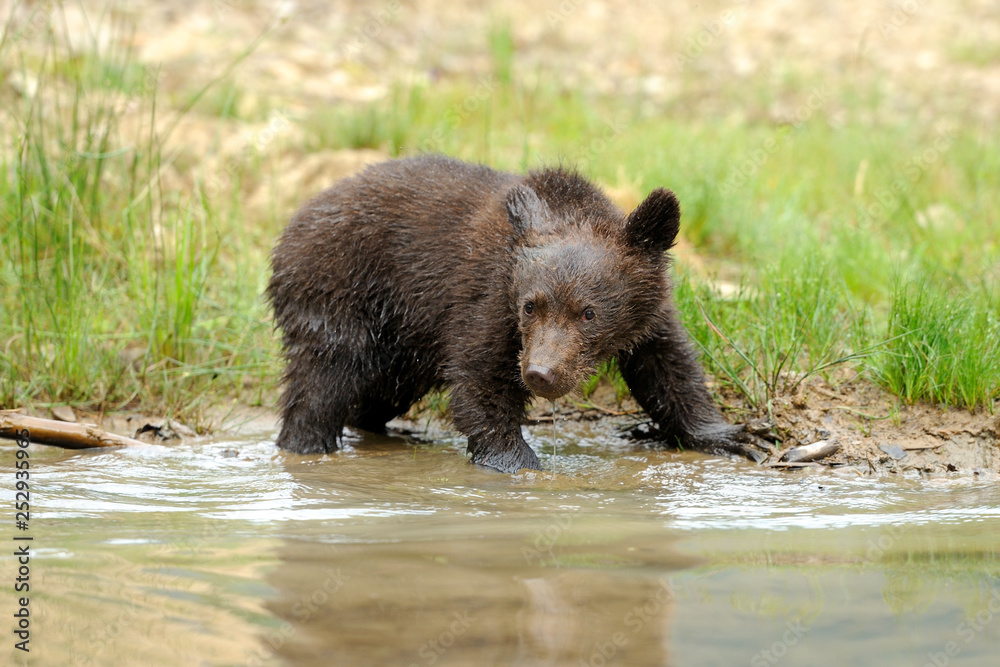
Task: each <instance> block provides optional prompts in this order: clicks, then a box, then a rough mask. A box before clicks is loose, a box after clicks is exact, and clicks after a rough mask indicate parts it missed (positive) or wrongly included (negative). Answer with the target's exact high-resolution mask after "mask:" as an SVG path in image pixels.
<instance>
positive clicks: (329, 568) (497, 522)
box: [0, 421, 1000, 667]
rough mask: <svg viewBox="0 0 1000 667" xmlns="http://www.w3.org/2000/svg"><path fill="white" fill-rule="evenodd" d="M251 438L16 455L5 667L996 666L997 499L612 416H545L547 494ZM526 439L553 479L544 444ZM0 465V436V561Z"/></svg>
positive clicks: (396, 453) (6, 453) (432, 447)
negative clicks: (28, 552) (19, 498)
mask: <svg viewBox="0 0 1000 667" xmlns="http://www.w3.org/2000/svg"><path fill="white" fill-rule="evenodd" d="M273 435H274V434H273V433H270V432H267V433H259V434H256V435H251V436H244V437H242V438H240V439H236V438H232V437H230V438H225V437H221V438H215V439H213V440H203V441H199V442H194V443H185V444H181V445H173V446H152V445H151V446H149V447H146V448H141V449H127V450H115V451H108V450H103V451H87V452H67V451H62V450H58V449H52V448H46V447H40V446H32V447H31V450H30V452H31V463H32V468H31V471H32V477H31V484H32V495H31V502H32V514H31V521H30V531H29V532H30V535H31V536H32V537H33V538H34V539H33V541H32V542H31V546H32V559H31V590H30V609H31V629H30V630H31V635H30V648H31V653H30V654H28V655H26V654H24V653H22V652H20V651H17V650H15V649H13V644H14V642H15V641H16V639H14V638H13V635H11V634H9V631H5V632H4V636H6V637H7V639H6V642H7V643H6V645H5V646H3V647H2V649H0V656H10V657H11V662H10V663H8V664H16V665H20V664H32V665H133V664H134V665H185V666H187V665H261V664H263V665H285V664H291V665H428V666H429V665H485V664H502V665H574V666H576V665H593V666H595V667H599V666H601V665H610V664H621V665H740V664H743V665H746V664H749V665H753V666H756V665H775V664H787V665H868V664H870V665H917V666H922V665H934V666H935V667H941V666H942V665H996V664H1000V562H998V561H997V558H996V557H997V552H998V550H1000V539H998V538H1000V488H998V487H997V486H996V485H995V484H992V483H988V482H977V481H976V480H975V479H974V478H969V477H955V478H933V479H931V478H917V477H913V478H896V477H883V478H872V477H860V476H858V475H857V474H856V473H854V472H851V471H844V472H841V473H834V472H831V471H822V472H812V471H809V472H799V473H788V472H778V471H773V470H765V469H762V468H759V467H757V466H754V465H751V464H749V463H746V462H742V461H730V460H722V459H714V458H708V457H704V456H700V455H694V454H676V453H664V452H658V451H654V450H651V449H647V448H645V447H643V446H640V445H636V444H633V443H629V442H627V441H624V440H622V439H620V438H618V437H617V432H616V430H615V427H614V426H613V425H611V424H610V423H596V424H586V423H583V424H575V423H567V422H565V421H561V422H560V432H559V434H558V454H557V457H558V461H557V466H556V469H557V470H558V473H557V474H555V475H552V474H549V473H533V474H522V475H515V476H510V475H500V474H494V473H491V472H488V471H484V470H480V469H476V468H474V467H471V466H470V465H468V464H467V463H466V458H465V456H464V453H463V450H464V441H463V440H462V439H461V438H457V437H452V436H444V437H443V438H439V439H438V440H437V442H435V443H433V444H430V443H425V442H421V441H420V440H418V439H416V438H414V437H387V436H381V437H379V436H372V435H365V436H363V437H362V436H352V437H351V438H350V442H351V443H352V447H350V448H348V449H347V450H345V451H343V452H340V453H337V454H335V455H333V456H329V457H300V456H289V455H285V454H282V453H279V452H278V451H277V450H276V449H275V448H274V445H273ZM532 435H533V445H534V446H535V449H536V451H537V452H538V453H539V455H540V458H541V460H542V463H543V465H544V466H547V467H548V468H549V469H551V467H552V465H553V460H552V451H553V444H554V442H553V429H552V426H539V427H536V428H534V429H533V430H532ZM14 451H15V447H14V446H13V443H6V442H4V443H3V444H2V445H0V480H2V481H0V489H2V497H3V499H4V503H3V506H4V507H6V508H8V511H7V513H8V514H9V520H8V521H6V522H5V523H6V524H7V526H8V528H5V529H4V535H5V536H6V537H5V539H6V540H7V541H8V544H16V543H15V542H11V541H10V539H11V537H13V536H15V535H14V534H15V532H17V531H15V529H14V528H13V513H14V510H13V503H14V490H13V481H14V474H13V462H14ZM18 534H22V533H18ZM4 551H5V553H6V554H7V555H6V556H4V557H3V568H2V572H4V573H5V574H4V575H2V576H3V578H4V579H6V580H8V581H0V585H2V586H3V590H5V591H6V592H5V593H4V595H3V596H2V600H3V602H4V605H3V607H4V609H3V614H4V616H5V617H6V618H8V619H10V618H11V617H10V616H9V614H11V613H13V611H15V610H16V607H15V604H16V603H15V600H14V596H13V595H12V593H11V586H12V584H13V580H14V577H15V571H16V563H15V562H14V558H13V557H12V556H11V555H9V554H10V552H11V550H10V549H7V550H4ZM26 657H27V658H29V660H27V661H26V659H25V658H26ZM3 660H4V662H7V658H6V657H4V658H3Z"/></svg>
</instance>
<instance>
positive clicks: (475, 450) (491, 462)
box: [469, 441, 542, 472]
mask: <svg viewBox="0 0 1000 667" xmlns="http://www.w3.org/2000/svg"><path fill="white" fill-rule="evenodd" d="M469 451H471V452H472V462H473V463H475V464H476V465H481V466H486V467H487V468H493V469H494V470H499V471H500V472H517V471H518V470H521V469H523V468H527V469H528V470H541V469H542V467H541V465H540V464H539V463H538V456H536V455H535V452H534V451H533V450H532V449H531V447H529V446H528V445H527V443H524V442H520V443H516V446H514V447H510V446H508V447H502V446H499V447H473V445H472V443H471V441H470V444H469Z"/></svg>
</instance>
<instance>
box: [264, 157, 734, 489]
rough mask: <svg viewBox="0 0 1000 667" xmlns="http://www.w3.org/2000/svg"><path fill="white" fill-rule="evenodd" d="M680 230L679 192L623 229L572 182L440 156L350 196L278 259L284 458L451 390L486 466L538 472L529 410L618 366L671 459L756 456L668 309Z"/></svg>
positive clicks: (275, 301) (380, 172) (380, 168)
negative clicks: (726, 415) (672, 255)
mask: <svg viewBox="0 0 1000 667" xmlns="http://www.w3.org/2000/svg"><path fill="white" fill-rule="evenodd" d="M679 222H680V209H679V206H678V203H677V199H676V198H675V197H674V195H673V193H671V192H670V191H669V190H663V189H658V190H655V191H653V192H652V193H651V194H650V195H649V197H648V198H647V199H646V200H645V201H644V202H643V203H642V204H640V205H639V207H638V208H636V209H635V211H633V212H632V213H631V214H630V215H628V216H626V215H624V214H623V213H622V212H621V211H620V210H619V209H617V208H616V207H615V206H614V205H613V204H612V203H611V202H610V201H609V200H608V199H607V198H606V197H605V196H604V195H603V194H602V193H601V192H600V191H599V190H598V189H597V188H595V187H594V186H593V185H591V184H590V183H589V182H587V181H586V180H585V179H583V178H582V177H580V176H579V175H577V174H574V173H570V172H567V171H564V170H561V169H546V170H542V171H537V172H532V173H530V174H528V175H527V176H523V177H522V176H517V175H513V174H508V173H503V172H497V171H493V170H491V169H488V168H486V167H483V166H478V165H470V164H465V163H462V162H458V161H456V160H451V159H448V158H443V157H433V156H428V157H418V158H411V159H405V160H396V161H392V162H386V163H383V164H379V165H376V166H373V167H370V168H368V169H367V170H366V171H365V172H364V173H362V174H361V175H359V176H356V177H354V178H349V179H345V180H343V181H340V182H339V183H337V184H336V185H334V186H333V187H332V188H330V189H328V190H326V191H325V192H323V193H321V194H320V195H319V196H318V197H316V198H315V199H313V200H312V201H311V202H309V203H307V204H306V205H305V206H304V207H303V208H302V209H301V210H300V211H299V212H298V213H296V214H295V216H294V217H293V219H292V221H291V223H290V224H289V225H288V227H287V229H286V230H285V231H284V233H283V234H282V236H281V239H280V241H279V243H278V245H277V247H276V248H275V249H274V252H273V253H272V256H271V261H272V266H273V269H274V272H273V275H272V277H271V281H270V284H269V285H268V289H267V296H268V298H269V300H270V302H271V305H272V306H273V308H274V313H275V320H276V324H277V326H278V327H279V328H280V329H281V330H282V332H283V335H284V337H283V343H284V354H285V357H286V359H287V362H288V366H287V369H286V371H285V376H284V393H283V395H282V397H281V411H282V417H283V423H282V429H281V434H280V435H279V437H278V446H279V447H282V448H284V449H287V450H289V451H293V452H302V453H310V452H329V451H332V450H335V449H336V448H337V447H338V441H339V439H340V437H341V433H342V430H343V428H344V426H345V425H348V426H352V427H356V428H361V429H365V430H369V431H381V430H383V429H384V427H385V423H386V422H387V421H389V420H390V419H392V418H393V417H396V416H398V415H401V414H403V413H405V412H406V411H407V410H408V409H409V407H410V406H411V405H412V404H413V403H414V402H415V401H417V400H418V399H419V398H420V397H421V396H423V395H424V394H425V393H427V392H428V391H429V390H430V389H431V388H433V387H437V386H447V387H449V388H450V389H451V404H450V405H451V413H452V418H453V421H454V424H455V426H456V427H457V428H458V429H459V430H460V431H462V432H463V433H464V434H465V435H467V436H468V438H469V452H470V453H471V454H472V461H473V462H474V463H478V464H481V465H484V466H489V467H491V468H495V469H497V470H501V471H504V472H514V471H517V470H519V469H521V468H534V469H537V468H538V467H539V466H538V458H537V457H536V456H535V453H534V452H533V451H532V450H531V448H530V447H529V446H528V445H527V444H526V443H525V441H524V438H523V437H522V435H521V424H522V422H523V421H524V419H525V405H526V403H527V401H528V399H529V398H530V395H531V393H532V392H533V393H534V394H536V395H538V396H541V397H544V398H549V399H552V398H558V397H559V396H562V395H564V394H565V393H567V392H569V391H571V390H572V389H574V388H575V387H576V386H577V385H578V384H579V383H580V381H581V380H583V379H584V378H585V377H587V375H588V374H590V373H591V372H593V370H594V368H595V367H596V365H597V364H598V363H599V362H601V361H603V360H605V359H608V358H610V357H617V359H618V361H619V365H620V368H621V371H622V375H623V377H624V378H625V380H626V382H627V383H628V386H629V388H630V390H631V392H632V395H633V396H634V397H635V399H636V400H637V401H638V402H639V404H640V405H641V406H642V407H643V409H645V410H646V412H647V413H648V414H649V416H650V417H651V418H652V419H653V420H654V421H655V422H656V424H657V426H658V427H659V430H660V432H661V433H662V434H663V435H664V437H665V439H666V440H667V441H668V443H669V444H680V445H681V446H683V447H685V448H688V449H696V450H702V451H710V452H739V453H743V454H746V453H747V448H746V447H744V445H743V444H742V443H745V442H746V441H747V439H748V437H749V436H748V435H747V433H746V431H745V429H743V428H741V427H736V426H731V425H729V424H727V423H726V422H725V421H724V420H723V418H722V416H721V415H720V414H719V412H718V410H717V409H716V407H715V405H714V403H713V401H712V399H711V397H710V396H709V394H708V392H707V390H706V389H705V385H704V376H703V374H702V371H701V368H700V367H699V365H698V363H697V360H696V357H695V355H694V353H693V351H692V349H691V346H690V344H689V343H688V341H687V337H686V335H685V332H684V330H683V328H682V326H681V324H680V323H679V321H678V319H677V315H676V313H675V312H674V308H673V305H672V303H671V288H670V283H669V281H668V278H667V268H668V262H669V256H668V255H667V254H666V251H667V250H668V249H669V248H670V247H671V246H672V245H673V242H674V238H675V237H676V235H677V231H678V226H679Z"/></svg>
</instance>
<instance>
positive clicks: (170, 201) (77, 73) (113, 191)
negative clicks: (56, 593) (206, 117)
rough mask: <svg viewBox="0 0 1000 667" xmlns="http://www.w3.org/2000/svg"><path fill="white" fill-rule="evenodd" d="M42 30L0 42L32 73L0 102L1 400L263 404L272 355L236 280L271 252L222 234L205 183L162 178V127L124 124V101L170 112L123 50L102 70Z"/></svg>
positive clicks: (257, 308)
mask: <svg viewBox="0 0 1000 667" xmlns="http://www.w3.org/2000/svg"><path fill="white" fill-rule="evenodd" d="M38 39H43V40H44V39H48V40H49V41H47V42H45V45H44V50H41V51H36V52H23V51H22V52H18V51H17V50H16V49H17V48H18V47H19V46H20V43H7V44H6V45H5V50H4V52H3V56H4V58H3V63H4V66H5V67H12V66H13V67H18V66H19V67H20V68H21V71H22V73H24V74H25V75H27V73H28V72H30V71H38V70H33V68H35V67H38V68H40V70H41V76H39V77H38V86H37V88H36V90H35V91H34V93H33V94H29V95H26V96H23V97H20V98H19V99H14V100H10V104H9V105H7V117H6V118H5V127H6V129H9V130H13V136H16V137H18V138H17V139H16V140H15V141H14V142H13V151H12V152H7V151H5V152H4V153H3V155H2V157H0V184H2V188H3V189H2V198H0V283H2V284H3V286H4V289H3V290H2V296H0V327H2V329H0V344H2V347H0V369H2V376H0V404H2V405H3V406H4V407H10V406H19V405H25V404H34V405H38V406H44V405H46V404H50V403H53V404H54V403H69V404H75V405H78V406H81V407H84V408H87V409H91V410H95V411H103V410H111V409H116V408H124V407H136V406H143V407H145V408H148V409H151V410H158V411H163V412H168V413H179V414H184V415H185V416H187V417H188V418H191V419H193V420H194V421H196V422H197V421H198V418H199V416H200V415H201V410H202V409H203V408H204V407H205V401H204V400H202V399H203V397H204V396H205V394H206V393H212V394H213V396H214V398H215V399H216V400H217V399H218V396H219V395H220V394H223V393H224V394H229V395H233V396H237V397H239V398H241V399H242V400H244V401H247V402H255V401H257V402H259V401H260V399H261V396H260V391H263V390H264V389H265V388H266V387H270V386H272V385H273V379H272V372H271V371H272V367H273V362H272V361H271V356H272V355H271V354H270V353H271V352H272V351H273V350H272V349H271V347H270V345H271V342H270V341H271V337H270V335H269V334H270V332H269V331H268V326H267V324H266V315H265V313H264V312H263V307H262V305H261V304H260V303H259V297H258V294H259V290H260V282H259V281H258V280H256V279H254V280H251V282H249V283H247V282H246V281H245V276H253V277H255V278H256V277H257V276H259V275H260V267H261V266H262V264H263V256H264V254H265V251H263V250H257V249H249V248H246V246H245V240H244V239H241V238H239V237H238V236H232V235H230V234H229V231H230V230H231V229H232V228H234V225H232V221H227V220H224V219H223V218H222V217H221V214H220V212H219V209H218V208H216V207H215V206H214V205H213V204H212V203H211V202H208V201H207V200H206V199H205V198H204V197H203V196H202V195H201V193H200V192H190V193H171V192H169V191H166V190H165V189H164V188H163V186H162V183H161V181H160V168H161V162H162V160H163V155H162V153H161V149H160V144H159V141H160V137H159V136H158V135H157V134H156V133H155V132H154V133H148V132H147V133H145V134H143V133H133V134H131V135H129V136H126V135H125V134H124V133H123V131H122V127H121V120H122V117H123V114H124V113H125V111H124V109H125V107H126V105H138V107H139V111H138V113H139V114H141V115H144V116H146V117H147V118H148V119H150V120H152V119H153V118H155V117H156V115H157V114H160V113H163V112H162V111H161V110H160V109H158V107H157V100H156V98H155V92H156V87H155V85H145V84H144V83H143V82H144V81H145V80H146V76H148V72H147V73H143V72H142V71H139V72H138V73H137V70H136V67H135V64H134V60H133V58H132V54H131V53H128V52H119V53H115V52H112V53H110V54H107V55H105V56H104V58H105V60H104V61H103V62H102V63H101V64H100V66H97V65H95V64H94V61H95V60H96V57H94V56H82V55H70V56H67V54H66V51H65V49H61V48H59V46H60V45H58V44H55V43H54V42H52V41H51V38H50V37H44V36H42V37H38ZM29 46H32V45H29ZM34 46H37V45H34ZM7 49H12V51H8V50H7ZM107 58H110V60H108V59H107ZM29 62H31V65H29ZM101 72H104V73H108V72H112V73H119V76H117V77H102V76H100V75H99V73H101ZM5 73H9V71H8V72H5ZM95 73H98V74H95ZM154 78H155V77H154ZM95 82H96V83H95ZM227 226H228V227H230V230H226V231H225V232H224V231H223V230H224V228H225V227H227ZM224 233H225V235H226V236H227V238H228V239H229V240H228V241H227V243H226V244H223V243H222V236H223V234H224ZM224 246H225V250H224V249H223V248H224ZM247 261H251V262H252V263H253V267H254V268H250V267H249V266H248V265H247ZM248 386H251V387H254V388H256V389H257V390H258V393H257V394H256V395H254V394H252V393H251V392H248V391H247V387H248Z"/></svg>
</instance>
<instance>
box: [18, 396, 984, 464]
mask: <svg viewBox="0 0 1000 667" xmlns="http://www.w3.org/2000/svg"><path fill="white" fill-rule="evenodd" d="M723 403H724V405H725V409H726V411H727V413H728V414H727V416H728V418H729V419H730V420H731V421H746V422H748V424H749V425H750V428H751V430H752V431H753V432H754V433H756V434H758V435H760V436H761V437H762V438H763V439H765V440H766V441H768V442H770V443H771V445H772V447H773V450H772V452H771V453H770V455H769V456H768V457H767V458H766V459H765V461H763V462H762V464H761V465H763V466H767V467H771V468H773V469H775V470H785V471H787V472H788V474H794V473H795V472H796V471H801V470H803V469H823V468H830V469H848V470H852V471H854V472H855V473H857V474H859V475H875V476H893V475H902V474H906V473H920V474H922V475H952V476H957V477H969V478H974V479H980V480H981V479H1000V411H997V412H995V413H994V414H990V413H989V412H988V411H985V410H978V411H977V412H975V413H970V412H969V411H968V410H962V409H958V408H946V407H941V406H935V405H930V404H926V403H918V404H914V405H905V404H901V403H900V402H899V400H898V399H897V398H896V397H894V396H892V395H891V394H888V393H887V392H885V391H883V390H881V389H879V388H878V387H877V386H875V385H873V384H872V383H870V382H869V381H867V380H865V379H863V378H861V377H853V378H847V379H846V380H841V381H839V382H836V383H831V382H827V381H825V380H823V379H821V378H818V377H814V378H810V379H809V380H807V381H805V382H803V383H801V384H800V385H799V388H798V390H797V391H796V392H795V393H794V394H790V395H782V396H778V397H776V398H775V399H774V400H772V402H771V405H770V410H769V411H767V412H751V411H748V410H747V409H746V407H745V406H744V405H742V404H741V403H740V401H739V400H738V399H737V398H736V397H734V396H724V397H723ZM26 414H31V416H37V417H43V418H57V419H62V420H67V419H76V421H77V422H79V423H93V424H96V425H97V426H99V427H101V428H103V429H105V430H107V431H109V432H112V433H116V434H119V435H124V436H129V437H137V438H138V439H140V440H144V441H146V442H151V443H159V444H164V445H168V446H169V445H170V444H172V443H179V442H182V441H184V440H190V439H192V438H199V437H202V436H205V435H209V434H211V435H218V434H247V433H257V434H260V435H261V436H262V437H264V438H271V437H273V435H274V432H275V430H276V428H277V425H278V415H277V414H276V413H275V412H274V411H272V410H268V409H266V408H260V407H249V406H243V405H235V406H228V407H222V406H220V407H217V408H215V409H214V410H212V411H211V413H210V414H209V416H208V419H207V420H206V423H205V424H201V425H199V429H198V430H199V431H200V433H196V432H195V430H194V429H192V428H190V427H189V426H187V425H185V424H183V423H181V422H178V421H177V420H172V419H168V418H164V417H157V416H150V415H142V414H138V413H131V412H118V413H111V414H103V415H102V414H95V413H90V412H86V411H83V410H75V411H74V410H70V409H68V408H65V407H62V408H56V410H55V414H53V411H48V410H36V411H30V412H26ZM557 418H558V421H559V422H560V423H568V422H574V421H596V420H605V421H609V422H611V423H612V424H613V425H614V426H615V428H616V430H617V431H618V432H619V433H620V437H621V438H622V439H623V440H625V441H631V442H633V443H634V444H635V446H636V447H637V448H642V447H657V446H658V445H657V443H656V441H655V440H653V439H651V438H650V436H649V420H648V418H647V417H646V416H645V414H644V413H643V412H642V411H641V410H640V409H639V408H638V406H637V405H636V404H635V402H634V401H633V400H632V399H631V398H630V397H626V398H625V399H624V400H623V401H622V402H621V403H618V402H617V401H616V400H615V395H614V390H613V389H612V388H611V386H610V385H608V384H607V383H603V382H602V384H601V385H600V386H598V388H597V389H596V390H595V391H594V393H593V394H591V396H590V397H589V398H586V399H585V398H584V397H582V396H573V395H571V396H569V397H565V398H563V399H560V400H559V401H558V402H557ZM552 420H553V417H552V407H551V405H550V404H549V403H548V402H539V403H537V404H536V405H534V406H532V408H531V410H530V411H529V420H528V424H527V425H528V426H529V428H538V427H543V426H545V425H551V424H552ZM389 426H390V433H398V434H403V435H408V436H412V437H417V438H419V439H421V440H431V441H433V440H437V439H440V438H442V437H446V436H448V435H451V434H454V430H453V429H452V427H451V424H450V422H449V421H448V420H447V418H444V417H442V416H441V415H440V414H439V413H437V412H436V411H434V410H432V409H431V408H429V407H428V406H427V405H426V404H423V403H422V404H418V405H416V406H414V408H413V409H412V410H411V411H410V413H409V414H408V415H406V416H405V417H403V418H400V419H397V420H394V421H393V422H390V424H389ZM817 442H826V443H830V444H833V445H836V446H837V448H836V451H835V452H834V453H833V454H831V455H828V456H824V457H822V458H820V459H818V460H814V461H806V462H797V463H788V462H787V460H786V455H787V453H788V452H789V451H790V450H792V449H795V448H798V447H802V446H806V445H812V444H814V443H817ZM278 452H279V450H278V449H275V453H276V454H277V453H278Z"/></svg>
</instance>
